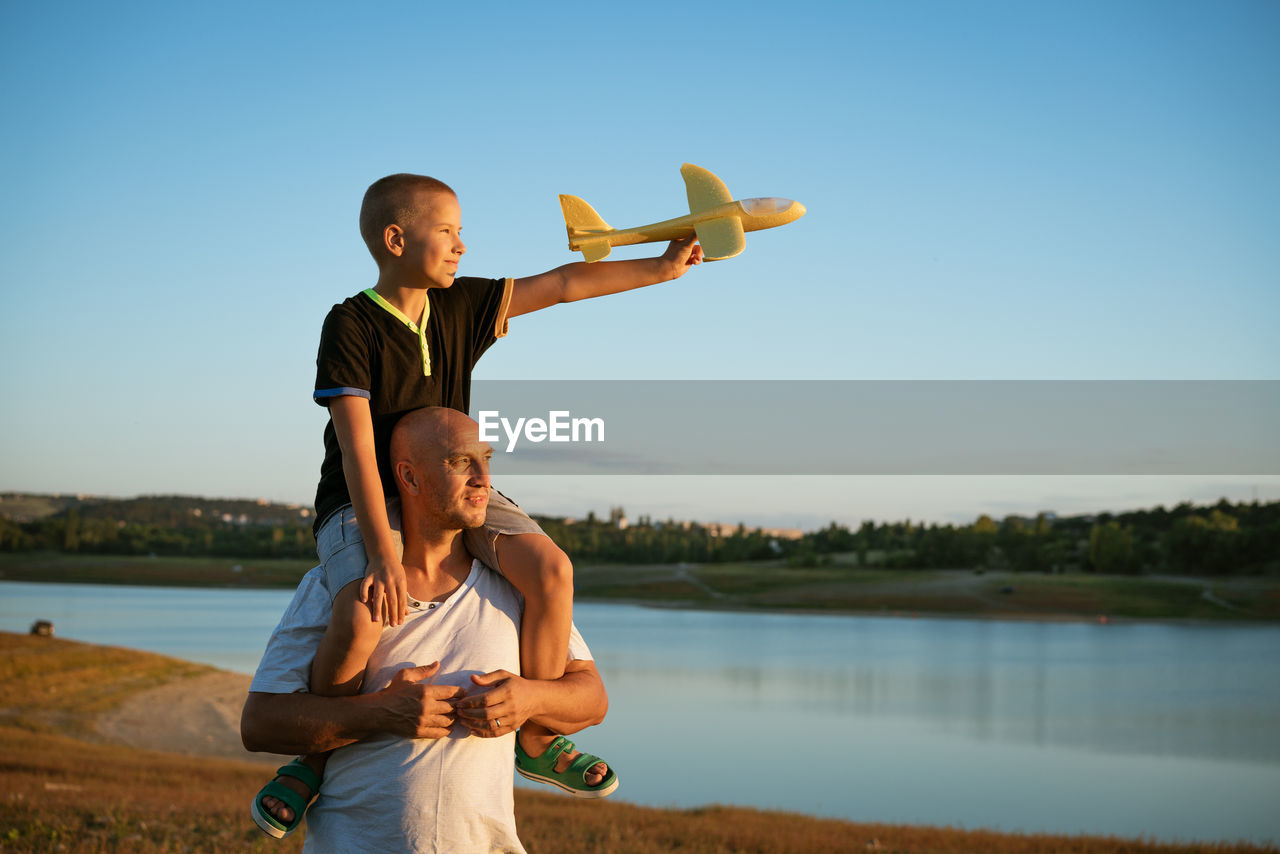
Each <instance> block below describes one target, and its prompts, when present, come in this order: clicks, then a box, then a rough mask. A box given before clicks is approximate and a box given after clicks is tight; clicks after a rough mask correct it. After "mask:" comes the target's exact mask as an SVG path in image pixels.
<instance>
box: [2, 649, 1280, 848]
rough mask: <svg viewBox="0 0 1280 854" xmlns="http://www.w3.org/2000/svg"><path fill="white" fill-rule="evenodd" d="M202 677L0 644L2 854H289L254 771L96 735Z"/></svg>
mask: <svg viewBox="0 0 1280 854" xmlns="http://www.w3.org/2000/svg"><path fill="white" fill-rule="evenodd" d="M208 672H209V670H208V668H204V667H201V666H198V665H191V664H187V663H185V662H181V661H176V660H174V659H169V658H165V657H163V656H158V655H152V654H149V653H141V652H133V651H130V650H120V649H113V648H106V647H99V646H90V645H87V644H79V643H73V642H70V641H63V640H57V639H51V638H34V637H29V636H26V635H14V634H6V633H0V851H3V852H9V851H12V852H71V854H76V852H130V854H132V852H138V854H149V852H210V853H211V854H212V852H239V851H272V852H296V851H298V850H300V849H301V841H302V834H301V833H299V834H296V835H295V836H294V837H291V838H290V839H288V840H286V841H285V842H284V843H280V842H277V841H275V840H271V839H268V838H267V837H265V836H263V835H262V834H261V833H260V832H259V831H258V830H257V828H256V827H255V826H253V824H252V823H251V822H250V821H249V818H248V815H247V805H248V801H249V799H250V798H251V797H252V794H253V792H255V791H256V790H257V788H258V786H260V785H261V784H262V782H263V780H264V770H263V766H262V765H261V764H255V763H251V762H244V761H234V760H228V759H217V758H210V757H200V756H183V755H177V754H172V753H164V752H158V751H151V750H141V749H137V748H131V747H125V746H122V745H120V744H113V743H109V742H108V741H107V739H106V737H105V736H104V735H103V734H102V733H101V732H99V730H98V728H97V726H96V721H97V720H98V719H99V716H100V715H101V714H102V713H103V712H105V711H108V710H109V709H111V708H112V707H114V706H115V705H117V704H118V703H119V702H120V701H122V700H123V699H124V698H125V697H127V696H130V695H133V694H136V693H138V692H145V691H147V690H150V689H152V688H154V687H155V686H158V685H161V684H164V683H167V684H168V685H169V687H170V688H172V686H173V685H174V684H175V683H177V684H181V682H182V681H183V680H193V679H195V678H197V677H201V676H203V675H206V674H207V673H208ZM170 693H172V692H170ZM183 714H184V709H183V707H182V704H181V703H167V704H164V705H159V706H157V708H156V709H155V713H154V720H155V727H156V728H157V729H163V728H165V727H171V726H175V719H176V718H178V717H180V716H181V715H183ZM516 804H517V814H518V821H519V826H520V834H521V837H522V839H524V841H525V845H526V846H527V848H528V850H529V852H530V854H597V852H610V853H611V852H618V854H658V852H694V854H721V852H723V854H728V852H758V854H809V852H814V853H815V854H817V852H862V851H881V852H903V853H904V854H908V852H909V853H910V854H925V852H956V854H1023V852H1027V854H1030V852H1047V854H1067V852H1073V854H1074V853H1075V852H1078V854H1157V853H1158V852H1168V854H1175V852H1176V854H1209V852H1215V854H1247V853H1248V854H1251V852H1262V851H1275V850H1277V849H1274V848H1271V849H1267V848H1262V847H1258V846H1253V845H1247V844H1204V845H1161V844H1151V843H1145V842H1140V841H1126V840H1116V839H1107V838H1094V837H1059V836H1032V835H1022V834H999V833H990V832H984V831H960V830H950V829H945V828H928V827H904V826H889V825H872V824H855V823H851V822H845V821H837V820H831V819H818V818H810V817H807V816H801V815H793V814H786V813H773V812H764V811H758V810H750V809H741V808H736V807H708V808H701V809H692V810H664V809H653V808H648V807H639V806H634V805H631V804H627V803H623V802H617V803H614V802H604V803H584V802H581V801H575V800H573V799H571V798H568V797H562V796H558V795H556V794H552V793H542V792H530V791H526V790H523V789H522V790H517V792H516Z"/></svg>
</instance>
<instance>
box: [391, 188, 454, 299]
mask: <svg viewBox="0 0 1280 854" xmlns="http://www.w3.org/2000/svg"><path fill="white" fill-rule="evenodd" d="M419 204H420V207H419V213H418V216H417V218H416V219H415V220H414V221H413V222H412V223H410V224H409V225H407V226H405V227H404V252H403V253H402V256H401V257H402V258H403V260H404V265H405V267H406V268H407V270H408V271H409V272H411V273H412V274H413V275H414V276H415V277H418V276H421V277H422V278H423V279H425V281H426V286H427V287H435V288H447V287H449V286H450V285H452V284H453V280H454V278H455V277H456V276H457V275H458V261H459V260H461V258H462V255H463V253H464V252H466V251H467V247H466V244H464V243H463V242H462V207H461V206H460V205H459V204H458V199H457V197H456V196H454V195H453V194H452V193H443V192H428V191H420V199H419Z"/></svg>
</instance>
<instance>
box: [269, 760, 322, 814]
mask: <svg viewBox="0 0 1280 854" xmlns="http://www.w3.org/2000/svg"><path fill="white" fill-rule="evenodd" d="M276 776H277V777H292V778H293V779H295V780H300V781H302V784H303V785H305V786H306V787H307V788H308V789H310V790H311V795H312V797H314V796H315V794H316V793H317V792H319V791H320V776H319V775H318V774H316V772H314V771H312V770H311V769H310V768H309V767H308V766H307V765H306V763H304V762H303V761H302V760H301V759H295V760H293V761H292V762H290V763H289V764H288V765H281V766H280V767H279V768H277V769H276ZM286 788H287V787H286ZM290 791H293V790H292V789H290ZM295 794H297V793H296V792H295ZM281 800H283V798H282V799H281ZM290 806H292V804H290ZM303 806H306V804H303Z"/></svg>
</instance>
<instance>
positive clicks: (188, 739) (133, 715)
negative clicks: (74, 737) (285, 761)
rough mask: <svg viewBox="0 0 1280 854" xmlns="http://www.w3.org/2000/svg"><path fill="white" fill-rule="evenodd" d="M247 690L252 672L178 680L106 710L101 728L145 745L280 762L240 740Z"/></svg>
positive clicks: (116, 738) (111, 736)
mask: <svg viewBox="0 0 1280 854" xmlns="http://www.w3.org/2000/svg"><path fill="white" fill-rule="evenodd" d="M248 691H249V677H248V676H244V675H242V674H239V673H226V672H223V671H218V672H216V673H207V674H204V675H202V676H195V677H192V678H189V679H177V680H174V681H172V682H169V683H167V684H165V685H161V686H160V687H158V688H153V689H151V690H149V691H144V692H142V693H141V694H138V695H136V696H134V697H132V698H130V699H128V700H126V701H125V702H124V703H123V704H121V705H120V706H119V707H117V708H116V709H114V710H112V711H110V712H107V713H105V714H104V715H102V716H101V717H100V718H99V719H98V733H99V734H100V735H101V736H102V737H103V738H104V739H105V740H107V741H110V742H114V743H116V744H125V745H128V746H130V747H138V748H144V749H147V750H163V751H166V752H169V753H182V754H186V755H189V756H219V757H224V758H227V759H246V760H249V761H252V762H261V763H263V764H279V762H280V757H278V756H275V755H273V754H267V753H250V752H248V751H247V750H245V749H244V747H243V746H242V745H241V744H240V709H241V708H242V707H243V706H244V699H245V696H246V694H247V693H248Z"/></svg>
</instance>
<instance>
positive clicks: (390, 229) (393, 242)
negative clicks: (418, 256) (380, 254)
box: [382, 223, 404, 257]
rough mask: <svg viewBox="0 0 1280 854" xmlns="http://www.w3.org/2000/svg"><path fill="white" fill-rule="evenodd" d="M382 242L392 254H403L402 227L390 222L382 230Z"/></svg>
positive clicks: (397, 255)
mask: <svg viewBox="0 0 1280 854" xmlns="http://www.w3.org/2000/svg"><path fill="white" fill-rule="evenodd" d="M382 244H383V246H385V247H386V248H387V251H388V252H390V253H391V254H392V255H395V256H396V257H399V256H401V255H403V254H404V229H403V228H401V227H400V226H398V225H396V224H395V223H392V224H391V225H389V226H387V227H386V228H384V229H383V230H382Z"/></svg>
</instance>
